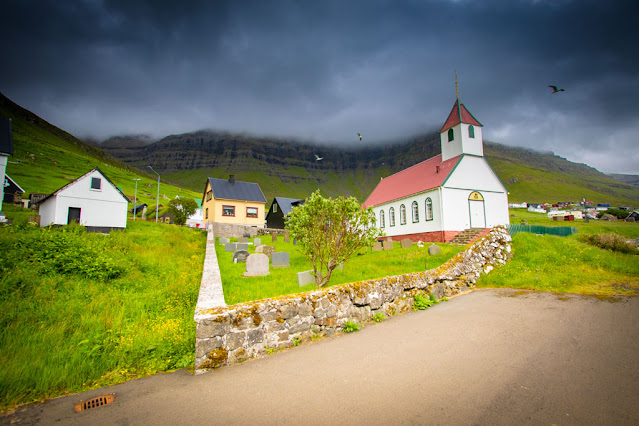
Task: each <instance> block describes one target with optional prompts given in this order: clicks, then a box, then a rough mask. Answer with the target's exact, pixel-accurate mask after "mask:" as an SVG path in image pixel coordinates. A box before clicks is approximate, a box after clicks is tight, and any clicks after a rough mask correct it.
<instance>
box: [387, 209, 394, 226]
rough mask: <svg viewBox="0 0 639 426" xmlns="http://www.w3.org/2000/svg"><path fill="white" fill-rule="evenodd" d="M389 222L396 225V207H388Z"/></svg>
mask: <svg viewBox="0 0 639 426" xmlns="http://www.w3.org/2000/svg"><path fill="white" fill-rule="evenodd" d="M388 222H389V225H390V226H395V208H394V207H391V208H390V209H388Z"/></svg>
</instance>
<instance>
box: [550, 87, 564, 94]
mask: <svg viewBox="0 0 639 426" xmlns="http://www.w3.org/2000/svg"><path fill="white" fill-rule="evenodd" d="M548 87H550V88H551V89H552V92H553V93H557V92H565V90H564V89H557V86H548Z"/></svg>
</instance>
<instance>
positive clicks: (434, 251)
mask: <svg viewBox="0 0 639 426" xmlns="http://www.w3.org/2000/svg"><path fill="white" fill-rule="evenodd" d="M441 252H442V249H441V248H439V246H436V245H435V244H431V245H430V246H429V247H428V254H430V255H431V256H435V255H436V254H440V253H441Z"/></svg>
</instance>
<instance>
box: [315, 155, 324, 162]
mask: <svg viewBox="0 0 639 426" xmlns="http://www.w3.org/2000/svg"><path fill="white" fill-rule="evenodd" d="M323 159H324V157H320V156H319V155H317V154H315V161H320V160H323Z"/></svg>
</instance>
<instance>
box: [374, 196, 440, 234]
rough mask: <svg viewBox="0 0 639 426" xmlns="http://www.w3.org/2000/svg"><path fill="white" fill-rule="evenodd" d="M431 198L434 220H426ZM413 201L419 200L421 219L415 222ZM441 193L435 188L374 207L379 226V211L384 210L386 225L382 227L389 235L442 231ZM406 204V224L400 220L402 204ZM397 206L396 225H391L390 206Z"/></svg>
mask: <svg viewBox="0 0 639 426" xmlns="http://www.w3.org/2000/svg"><path fill="white" fill-rule="evenodd" d="M427 198H430V199H431V200H432V202H433V220H429V221H427V220H426V199H427ZM413 201H416V202H417V207H418V211H419V221H418V222H415V223H413V211H412V205H413ZM440 203H441V201H440V195H439V189H435V190H432V191H428V192H422V193H419V194H416V195H413V196H410V197H406V198H402V199H401V200H396V201H392V202H390V203H386V204H382V205H380V206H377V207H373V211H374V212H375V217H376V218H377V227H379V226H380V223H379V212H380V210H382V209H383V210H384V216H385V219H386V227H384V228H382V230H383V231H384V232H385V234H386V235H387V236H389V237H392V236H396V235H407V234H418V233H421V232H434V231H440V230H441V229H442V228H441V210H440ZM402 204H403V205H405V206H406V224H405V225H402V224H401V222H400V206H401V205H402ZM391 207H394V208H395V226H390V216H389V211H390V208H391Z"/></svg>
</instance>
